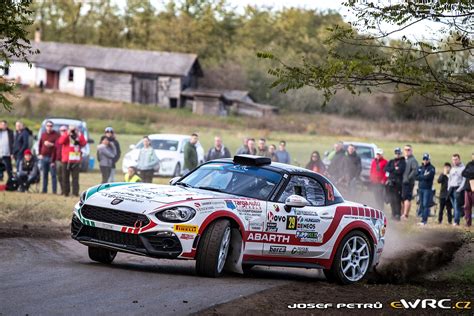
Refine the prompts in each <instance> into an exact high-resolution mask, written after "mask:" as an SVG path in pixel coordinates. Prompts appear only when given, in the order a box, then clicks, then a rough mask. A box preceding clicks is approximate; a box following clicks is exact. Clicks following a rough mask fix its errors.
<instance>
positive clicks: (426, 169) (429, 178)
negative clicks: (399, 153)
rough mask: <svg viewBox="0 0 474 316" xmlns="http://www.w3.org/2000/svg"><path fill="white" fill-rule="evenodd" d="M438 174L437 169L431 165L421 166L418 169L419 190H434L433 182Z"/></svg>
mask: <svg viewBox="0 0 474 316" xmlns="http://www.w3.org/2000/svg"><path fill="white" fill-rule="evenodd" d="M435 174H436V169H435V167H433V165H432V164H431V163H428V164H427V165H421V166H420V167H419V168H418V175H417V177H416V180H418V188H419V189H429V190H431V189H432V188H433V180H434V176H435Z"/></svg>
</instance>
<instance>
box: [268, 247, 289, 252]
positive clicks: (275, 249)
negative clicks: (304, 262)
mask: <svg viewBox="0 0 474 316" xmlns="http://www.w3.org/2000/svg"><path fill="white" fill-rule="evenodd" d="M285 252H286V246H270V250H269V253H285Z"/></svg>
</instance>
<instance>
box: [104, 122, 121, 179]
mask: <svg viewBox="0 0 474 316" xmlns="http://www.w3.org/2000/svg"><path fill="white" fill-rule="evenodd" d="M105 136H107V137H108V138H109V139H110V142H111V143H112V144H114V146H115V151H116V154H115V157H114V158H113V159H112V162H113V163H112V168H111V169H110V176H109V179H108V180H107V182H114V181H115V168H116V164H117V162H118V161H119V159H120V156H121V155H122V151H121V150H120V143H119V142H118V140H117V137H116V135H115V132H114V129H113V128H112V127H110V126H109V127H106V128H105Z"/></svg>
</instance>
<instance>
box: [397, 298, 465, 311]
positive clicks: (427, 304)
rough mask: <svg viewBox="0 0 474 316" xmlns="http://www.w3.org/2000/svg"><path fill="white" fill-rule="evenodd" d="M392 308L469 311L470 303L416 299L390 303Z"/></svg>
mask: <svg viewBox="0 0 474 316" xmlns="http://www.w3.org/2000/svg"><path fill="white" fill-rule="evenodd" d="M390 307H392V308H396V309H399V308H404V309H416V308H423V309H426V308H440V309H471V302H455V303H451V299H449V298H445V299H441V300H435V299H423V300H420V299H416V300H415V301H413V302H411V301H406V300H405V299H401V300H399V301H395V302H391V303H390Z"/></svg>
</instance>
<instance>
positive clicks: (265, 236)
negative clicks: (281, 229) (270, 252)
mask: <svg viewBox="0 0 474 316" xmlns="http://www.w3.org/2000/svg"><path fill="white" fill-rule="evenodd" d="M247 241H248V242H263V241H266V242H277V243H278V242H282V243H289V242H290V236H289V235H282V234H272V233H254V232H251V233H249V235H248V237H247Z"/></svg>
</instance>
